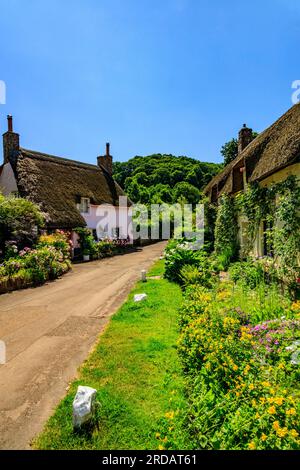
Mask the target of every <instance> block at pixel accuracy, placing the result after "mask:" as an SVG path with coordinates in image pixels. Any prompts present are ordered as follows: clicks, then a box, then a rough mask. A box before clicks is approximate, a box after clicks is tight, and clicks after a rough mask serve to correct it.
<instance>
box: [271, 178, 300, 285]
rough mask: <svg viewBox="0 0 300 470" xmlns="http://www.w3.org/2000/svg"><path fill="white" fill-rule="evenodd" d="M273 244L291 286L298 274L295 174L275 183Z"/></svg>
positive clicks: (299, 195)
mask: <svg viewBox="0 0 300 470" xmlns="http://www.w3.org/2000/svg"><path fill="white" fill-rule="evenodd" d="M276 195H277V198H276V199H277V200H276V208H275V211H274V227H275V228H274V230H273V240H272V242H273V246H274V253H275V256H276V261H277V260H278V261H277V262H278V266H279V271H280V273H281V274H282V277H283V278H285V279H286V280H287V281H288V282H289V284H290V285H291V287H292V288H295V287H296V283H297V279H299V275H300V268H299V266H300V258H299V255H300V211H299V209H300V185H299V182H298V181H297V179H296V177H295V176H290V177H289V178H287V180H286V181H284V182H282V183H278V184H277V185H276Z"/></svg>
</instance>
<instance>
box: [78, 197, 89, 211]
mask: <svg viewBox="0 0 300 470" xmlns="http://www.w3.org/2000/svg"><path fill="white" fill-rule="evenodd" d="M79 210H80V212H81V214H89V213H90V199H89V198H88V197H82V198H81V200H80V204H79Z"/></svg>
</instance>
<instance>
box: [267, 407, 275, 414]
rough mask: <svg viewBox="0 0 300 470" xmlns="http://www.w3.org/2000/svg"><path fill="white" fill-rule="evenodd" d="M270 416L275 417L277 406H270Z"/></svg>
mask: <svg viewBox="0 0 300 470" xmlns="http://www.w3.org/2000/svg"><path fill="white" fill-rule="evenodd" d="M268 411H269V413H270V415H274V414H275V413H276V408H275V406H270V408H269V409H268Z"/></svg>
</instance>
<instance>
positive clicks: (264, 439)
mask: <svg viewBox="0 0 300 470" xmlns="http://www.w3.org/2000/svg"><path fill="white" fill-rule="evenodd" d="M267 439H268V436H266V435H265V434H264V433H263V434H262V435H261V440H262V441H266V440H267Z"/></svg>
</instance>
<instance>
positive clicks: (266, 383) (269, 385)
mask: <svg viewBox="0 0 300 470" xmlns="http://www.w3.org/2000/svg"><path fill="white" fill-rule="evenodd" d="M261 384H262V386H263V387H266V388H268V387H271V384H270V382H267V381H264V382H262V383H261Z"/></svg>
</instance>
